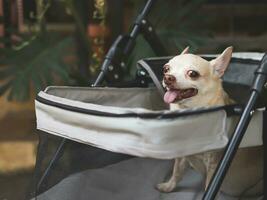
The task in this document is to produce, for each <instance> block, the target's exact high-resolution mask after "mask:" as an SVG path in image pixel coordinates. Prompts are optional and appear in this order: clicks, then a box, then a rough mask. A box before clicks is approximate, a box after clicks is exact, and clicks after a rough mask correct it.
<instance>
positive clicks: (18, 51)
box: [0, 33, 74, 101]
mask: <svg viewBox="0 0 267 200" xmlns="http://www.w3.org/2000/svg"><path fill="white" fill-rule="evenodd" d="M73 47H74V41H73V39H72V38H70V37H68V38H60V37H59V36H57V35H55V34H51V33H49V34H46V35H45V36H43V35H42V36H37V37H36V38H34V39H32V40H31V41H30V42H29V44H27V45H24V46H23V47H22V48H15V49H14V48H13V49H1V52H0V54H1V57H0V81H1V84H0V94H3V93H4V92H8V93H9V94H8V99H9V100H18V101H24V100H27V99H28V98H29V96H30V91H31V88H32V87H33V88H34V91H35V92H36V93H37V92H39V91H40V90H42V89H44V87H46V86H47V85H50V84H53V83H55V82H56V80H57V82H58V80H61V81H63V82H64V83H67V82H68V80H69V74H68V72H69V69H70V66H71V64H70V63H65V62H64V58H65V57H67V56H68V55H71V54H73Z"/></svg>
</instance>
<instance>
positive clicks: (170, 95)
mask: <svg viewBox="0 0 267 200" xmlns="http://www.w3.org/2000/svg"><path fill="white" fill-rule="evenodd" d="M177 96H178V92H177V91H174V90H168V91H167V92H166V93H165V95H164V101H165V103H172V102H174V101H175V99H176V97H177Z"/></svg>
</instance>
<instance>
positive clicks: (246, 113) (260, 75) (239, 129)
mask: <svg viewBox="0 0 267 200" xmlns="http://www.w3.org/2000/svg"><path fill="white" fill-rule="evenodd" d="M266 80H267V54H265V55H264V57H263V58H262V60H261V64H260V66H259V68H258V69H257V70H256V71H255V78H254V82H253V85H252V88H251V94H250V98H249V99H248V101H247V104H246V106H245V108H244V110H243V112H242V114H241V117H240V121H239V122H238V124H237V126H236V128H235V130H234V133H233V135H232V137H231V138H230V140H229V142H228V144H227V146H226V148H225V151H224V153H223V157H222V159H221V160H220V163H219V164H218V166H217V168H216V171H215V173H214V175H213V177H212V180H211V182H210V184H209V186H208V188H207V190H206V192H205V194H204V196H203V198H202V200H213V199H215V197H216V195H217V193H218V191H219V189H220V186H221V184H222V182H223V180H224V177H225V175H226V173H227V170H228V169H229V167H230V165H231V163H232V160H233V158H234V156H235V154H236V151H237V149H238V147H239V144H240V143H241V140H242V138H243V136H244V134H245V132H246V130H247V127H248V124H249V122H250V120H251V118H252V115H253V113H254V106H255V104H256V101H257V98H258V96H259V94H260V93H261V91H262V89H263V87H264V86H265V83H266Z"/></svg>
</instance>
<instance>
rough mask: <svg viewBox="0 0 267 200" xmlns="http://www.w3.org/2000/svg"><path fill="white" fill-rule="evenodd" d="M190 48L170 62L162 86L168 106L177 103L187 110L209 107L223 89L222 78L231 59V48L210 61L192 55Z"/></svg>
mask: <svg viewBox="0 0 267 200" xmlns="http://www.w3.org/2000/svg"><path fill="white" fill-rule="evenodd" d="M188 49H189V48H188V47H187V48H186V49H184V51H183V52H182V53H181V54H180V55H178V56H175V57H174V58H172V59H171V60H169V62H168V63H166V64H165V65H164V68H163V73H164V76H163V86H164V87H165V88H166V89H167V92H166V93H165V95H164V101H165V102H166V103H177V104H181V105H184V106H186V107H195V106H207V102H208V101H210V100H211V99H212V98H215V96H216V95H219V94H217V93H218V89H220V90H222V89H221V88H222V87H221V77H222V76H223V74H224V72H225V70H226V69H227V67H228V65H229V62H230V60H231V56H232V51H233V48H232V47H228V48H226V49H225V50H224V52H223V53H222V54H221V55H219V56H218V57H217V58H215V59H213V60H211V61H207V60H205V59H203V58H201V57H200V56H197V55H194V54H189V53H188Z"/></svg>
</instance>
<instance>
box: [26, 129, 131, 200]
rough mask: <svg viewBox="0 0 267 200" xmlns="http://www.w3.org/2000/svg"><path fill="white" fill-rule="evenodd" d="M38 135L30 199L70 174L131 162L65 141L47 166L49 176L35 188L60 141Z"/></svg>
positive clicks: (107, 152)
mask: <svg viewBox="0 0 267 200" xmlns="http://www.w3.org/2000/svg"><path fill="white" fill-rule="evenodd" d="M38 134H39V146H38V153H37V160H36V169H35V173H34V177H33V185H32V191H31V193H30V198H32V197H34V196H37V195H38V194H40V193H43V192H44V191H46V190H48V189H49V188H51V187H53V186H54V185H55V184H57V183H58V182H59V181H61V180H62V179H63V178H65V177H67V176H69V175H71V174H73V173H76V172H80V171H83V170H86V169H94V168H101V167H104V166H106V165H110V164H113V163H116V162H119V161H122V160H125V159H129V158H131V157H130V156H128V155H122V154H116V153H112V152H109V151H105V150H102V149H98V148H95V147H92V146H89V145H84V144H80V143H77V142H73V141H70V140H66V142H65V144H64V146H63V148H62V151H61V152H60V153H59V154H58V157H57V159H56V161H55V163H54V165H52V166H51V168H50V170H49V173H48V174H47V176H46V178H44V179H43V182H42V184H41V185H39V188H38V182H39V181H40V180H41V178H42V176H43V174H44V172H45V170H46V168H47V167H48V165H49V162H50V161H51V159H52V157H53V156H54V155H55V152H56V151H57V149H58V147H59V146H60V144H61V142H62V140H63V138H61V137H57V136H53V135H50V134H47V133H44V132H41V131H39V133H38Z"/></svg>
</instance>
